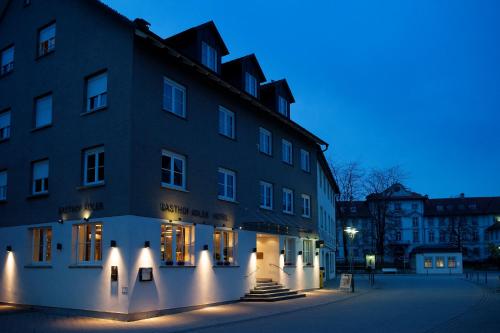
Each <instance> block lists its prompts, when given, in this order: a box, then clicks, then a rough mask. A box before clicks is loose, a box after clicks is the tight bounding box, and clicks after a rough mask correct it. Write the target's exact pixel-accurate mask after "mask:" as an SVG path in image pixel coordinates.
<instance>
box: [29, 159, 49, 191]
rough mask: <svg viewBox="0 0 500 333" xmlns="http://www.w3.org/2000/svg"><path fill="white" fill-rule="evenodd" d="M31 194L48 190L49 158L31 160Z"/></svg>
mask: <svg viewBox="0 0 500 333" xmlns="http://www.w3.org/2000/svg"><path fill="white" fill-rule="evenodd" d="M32 172H33V174H32V187H31V193H32V194H42V193H48V192H49V160H43V161H39V162H33V164H32Z"/></svg>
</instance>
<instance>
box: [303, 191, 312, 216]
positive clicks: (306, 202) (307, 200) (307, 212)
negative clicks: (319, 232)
mask: <svg viewBox="0 0 500 333" xmlns="http://www.w3.org/2000/svg"><path fill="white" fill-rule="evenodd" d="M302 216H303V217H311V197H310V196H309V195H307V194H302Z"/></svg>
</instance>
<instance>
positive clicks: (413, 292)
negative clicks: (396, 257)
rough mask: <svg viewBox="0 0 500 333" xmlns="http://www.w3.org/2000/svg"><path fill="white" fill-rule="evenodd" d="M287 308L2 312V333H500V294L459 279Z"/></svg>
mask: <svg viewBox="0 0 500 333" xmlns="http://www.w3.org/2000/svg"><path fill="white" fill-rule="evenodd" d="M357 282H358V283H357V285H358V286H359V287H360V288H359V291H358V292H357V293H356V294H344V293H340V292H338V291H336V290H332V289H329V290H321V291H315V292H312V293H309V294H308V297H306V298H303V299H297V300H291V301H287V302H282V303H271V304H261V303H258V304H255V303H236V304H231V305H224V306H218V307H210V308H205V309H202V310H197V311H192V312H186V313H181V314H176V315H170V316H163V317H159V318H152V319H147V320H142V321H138V322H133V323H123V322H115V321H111V320H103V319H92V318H82V317H63V316H56V315H48V314H44V313H40V312H29V311H28V312H26V311H25V312H15V311H12V309H4V310H5V311H2V309H1V308H0V332H2V333H3V332H23V333H24V332H80V331H87V332H181V331H184V332H186V331H189V332H218V333H219V332H235V331H236V332H238V333H244V332H273V333H278V332H283V331H286V332H287V333H292V332H307V331H309V332H319V331H323V332H398V333H399V332H454V333H457V332H458V333H460V332H500V294H495V293H494V292H492V291H491V290H487V289H485V288H482V287H481V286H478V285H476V284H474V283H472V282H469V281H465V280H464V279H462V278H459V277H456V276H429V277H428V276H415V275H408V276H377V281H376V288H374V289H370V288H368V286H367V284H366V280H365V278H360V280H358V281H357Z"/></svg>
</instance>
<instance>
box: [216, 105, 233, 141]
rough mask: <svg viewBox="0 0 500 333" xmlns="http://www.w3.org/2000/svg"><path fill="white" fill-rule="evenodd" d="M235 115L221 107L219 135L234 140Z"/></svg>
mask: <svg viewBox="0 0 500 333" xmlns="http://www.w3.org/2000/svg"><path fill="white" fill-rule="evenodd" d="M234 132H235V131H234V113H233V112H231V111H229V110H228V109H226V108H224V107H222V106H219V133H220V134H222V135H225V136H227V137H228V138H231V139H234Z"/></svg>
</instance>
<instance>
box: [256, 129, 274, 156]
mask: <svg viewBox="0 0 500 333" xmlns="http://www.w3.org/2000/svg"><path fill="white" fill-rule="evenodd" d="M272 145H273V137H272V134H271V132H269V131H268V130H266V129H265V128H262V127H261V128H260V129H259V151H260V152H261V153H264V154H266V155H272V153H273V150H272Z"/></svg>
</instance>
